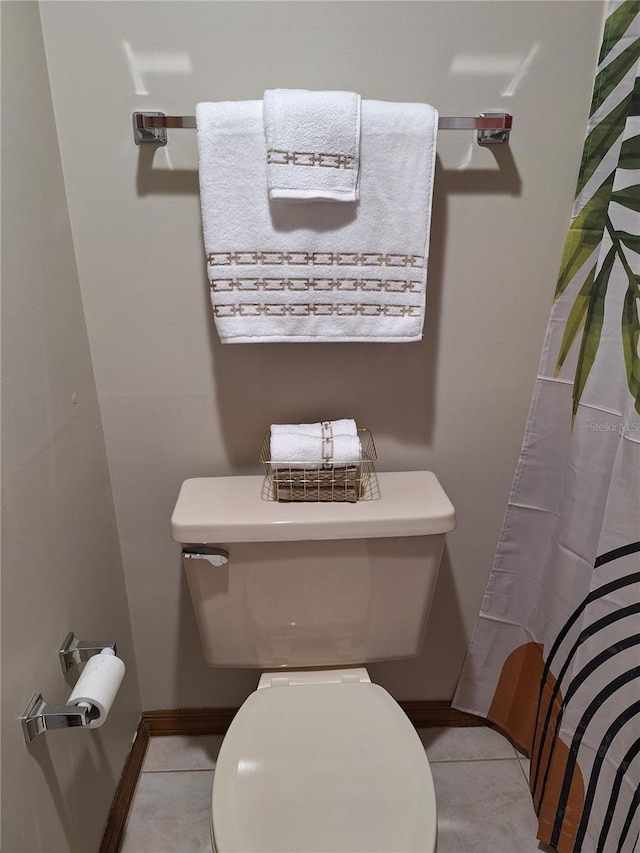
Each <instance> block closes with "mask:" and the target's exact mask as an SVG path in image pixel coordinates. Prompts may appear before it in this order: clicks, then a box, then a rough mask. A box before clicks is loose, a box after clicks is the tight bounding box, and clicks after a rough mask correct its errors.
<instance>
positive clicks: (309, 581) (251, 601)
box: [171, 471, 455, 669]
mask: <svg viewBox="0 0 640 853" xmlns="http://www.w3.org/2000/svg"><path fill="white" fill-rule="evenodd" d="M377 486H378V489H377V492H378V493H379V497H377V498H376V499H374V500H366V501H359V502H357V503H355V504H346V503H278V502H275V501H271V500H266V499H264V496H263V494H262V478H261V477H253V476H252V477H208V478H199V479H192V480H186V481H185V482H184V483H183V485H182V488H181V490H180V494H179V496H178V500H177V503H176V507H175V510H174V513H173V516H172V519H171V535H172V537H173V539H175V540H176V541H177V542H181V543H182V544H183V546H184V549H185V552H190V554H189V556H186V553H185V558H184V566H185V570H186V575H187V581H188V584H189V589H190V592H191V598H192V601H193V606H194V609H195V613H196V619H197V623H198V628H199V631H200V637H201V640H202V648H203V652H204V658H205V661H206V662H207V664H209V665H210V666H232V667H252V668H256V669H269V668H286V667H316V666H341V665H351V664H357V663H366V662H368V661H381V660H389V659H393V658H405V657H412V656H414V655H417V654H419V652H420V649H421V647H422V639H423V636H424V629H425V625H426V621H427V617H428V615H429V609H430V606H431V600H432V597H433V591H434V588H435V582H436V578H437V575H438V568H439V565H440V559H441V556H442V549H443V546H444V538H445V534H446V533H447V532H448V531H450V530H452V529H453V528H454V527H455V511H454V508H453V506H452V504H451V502H450V501H449V499H448V497H447V495H446V494H445V492H444V490H443V489H442V486H441V485H440V483H439V482H438V480H437V478H436V476H435V475H434V474H433V473H431V472H430V471H407V472H401V473H380V474H378V475H377ZM198 546H204V547H202V549H201V551H200V550H199V548H198ZM211 546H214V547H215V548H219V549H222V550H225V551H228V554H229V557H228V562H226V564H224V565H212V564H211V562H209V561H208V560H207V559H204V557H206V556H208V554H207V553H206V552H207V551H208V550H211ZM199 553H202V554H203V558H199V557H198V556H197V554H199ZM212 560H213V562H221V560H218V558H217V557H216V556H215V555H214V556H213V557H212Z"/></svg>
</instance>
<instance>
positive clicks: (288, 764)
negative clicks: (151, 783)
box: [212, 682, 437, 853]
mask: <svg viewBox="0 0 640 853" xmlns="http://www.w3.org/2000/svg"><path fill="white" fill-rule="evenodd" d="M212 821H213V827H214V829H213V834H214V840H215V845H216V850H217V851H218V853H231V851H243V853H249V851H250V852H251V853H257V851H260V853H272V851H273V853H307V851H315V853H338V851H339V853H351V851H362V853H365V851H366V853H374V851H375V853H378V851H389V852H390V853H400V851H402V853H410V851H411V853H413V851H422V853H426V851H428V853H433V851H434V850H435V844H436V824H437V820H436V798H435V791H434V787H433V780H432V777H431V770H430V768H429V763H428V761H427V758H426V755H425V752H424V747H423V746H422V743H421V741H420V738H419V737H418V735H417V734H416V731H415V729H414V728H413V726H412V725H411V723H410V722H409V719H408V718H407V717H406V715H405V714H404V712H403V711H402V709H401V708H400V706H399V705H398V704H397V703H396V702H395V701H394V699H392V697H391V696H390V695H389V694H388V693H387V692H386V690H384V689H383V688H382V687H380V686H379V685H377V684H371V683H369V682H359V683H338V684H304V685H295V686H277V687H269V688H266V689H261V690H257V691H255V692H254V693H252V694H251V696H249V698H248V699H247V701H246V702H245V703H244V705H243V706H242V707H241V708H240V710H239V711H238V713H237V715H236V717H235V718H234V720H233V723H232V724H231V726H230V728H229V731H228V732H227V735H226V737H225V739H224V741H223V744H222V747H221V750H220V754H219V757H218V761H217V763H216V769H215V774H214V785H213V808H212Z"/></svg>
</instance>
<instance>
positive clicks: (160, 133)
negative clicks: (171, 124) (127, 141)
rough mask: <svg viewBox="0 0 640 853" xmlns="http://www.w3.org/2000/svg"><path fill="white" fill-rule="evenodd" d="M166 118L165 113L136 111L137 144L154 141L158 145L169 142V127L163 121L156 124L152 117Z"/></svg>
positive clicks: (134, 120)
mask: <svg viewBox="0 0 640 853" xmlns="http://www.w3.org/2000/svg"><path fill="white" fill-rule="evenodd" d="M153 118H156V119H160V118H166V116H165V114H164V113H134V114H133V141H134V142H135V143H136V145H142V144H143V143H144V142H153V143H155V144H156V145H166V144H167V128H166V126H164V125H163V124H161V123H158V124H155V123H152V122H151V121H150V119H153Z"/></svg>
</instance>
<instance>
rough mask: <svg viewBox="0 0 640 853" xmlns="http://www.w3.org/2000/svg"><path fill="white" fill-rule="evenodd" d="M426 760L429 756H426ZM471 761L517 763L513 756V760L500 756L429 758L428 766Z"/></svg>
mask: <svg viewBox="0 0 640 853" xmlns="http://www.w3.org/2000/svg"><path fill="white" fill-rule="evenodd" d="M427 758H429V756H428V755H427ZM471 761H518V759H517V758H516V757H515V756H514V757H513V758H509V756H506V755H505V756H500V757H497V756H496V757H495V758H478V757H476V758H429V764H464V763H469V762H471Z"/></svg>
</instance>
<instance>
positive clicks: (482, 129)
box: [133, 112, 513, 145]
mask: <svg viewBox="0 0 640 853" xmlns="http://www.w3.org/2000/svg"><path fill="white" fill-rule="evenodd" d="M512 123H513V116H511V115H510V114H509V113H481V114H480V115H478V116H440V120H439V121H438V128H439V129H440V130H475V131H477V136H476V139H477V141H478V144H479V145H499V144H505V143H508V142H509V133H510V131H511V125H512ZM195 126H196V119H195V116H168V115H165V114H164V113H160V112H136V113H134V114H133V139H134V142H135V143H136V145H143V144H146V143H149V142H151V143H153V144H155V145H166V144H167V128H170V129H172V130H175V129H180V128H183V129H186V130H194V129H195Z"/></svg>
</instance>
